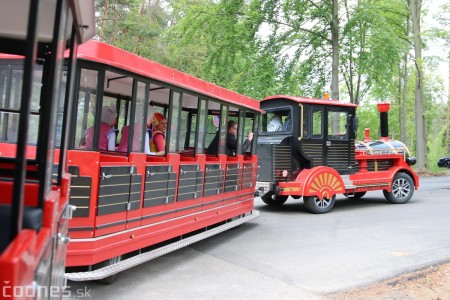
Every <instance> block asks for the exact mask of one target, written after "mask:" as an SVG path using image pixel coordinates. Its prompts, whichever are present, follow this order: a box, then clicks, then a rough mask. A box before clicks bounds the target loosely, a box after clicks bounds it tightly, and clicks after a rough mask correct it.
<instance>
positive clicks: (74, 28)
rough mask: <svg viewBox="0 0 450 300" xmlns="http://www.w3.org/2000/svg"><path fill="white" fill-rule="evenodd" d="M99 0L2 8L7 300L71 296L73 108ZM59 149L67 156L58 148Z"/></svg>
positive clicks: (0, 253)
mask: <svg viewBox="0 0 450 300" xmlns="http://www.w3.org/2000/svg"><path fill="white" fill-rule="evenodd" d="M94 33H95V18H94V1H93V0H92V1H90V0H80V1H76V0H59V1H3V2H2V5H1V9H0V52H2V54H0V193H1V197H0V227H1V231H0V290H1V292H0V298H1V299H53V298H55V299H60V298H61V296H62V294H63V285H64V283H65V280H64V267H65V255H66V244H67V242H68V241H69V237H68V220H69V219H70V216H71V212H72V208H71V206H70V205H68V193H69V185H70V175H69V174H68V173H67V172H65V159H66V156H65V153H66V152H65V150H66V142H67V140H66V138H65V137H66V136H67V135H66V134H65V132H66V130H67V117H68V115H69V110H68V107H69V105H70V101H71V97H70V91H71V84H72V80H73V72H72V71H73V70H74V60H72V59H68V60H66V61H65V59H64V55H63V54H64V50H66V49H67V51H68V52H67V53H70V58H72V57H73V55H74V54H75V53H76V49H77V46H78V44H79V43H82V42H85V41H86V40H88V39H90V38H91V37H92V36H93V35H94ZM55 147H59V149H60V150H55Z"/></svg>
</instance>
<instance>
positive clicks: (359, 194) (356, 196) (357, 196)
mask: <svg viewBox="0 0 450 300" xmlns="http://www.w3.org/2000/svg"><path fill="white" fill-rule="evenodd" d="M365 194H366V192H356V193H348V194H347V193H344V196H345V197H347V198H352V199H355V200H356V199H360V198H362V197H363V196H364V195H365Z"/></svg>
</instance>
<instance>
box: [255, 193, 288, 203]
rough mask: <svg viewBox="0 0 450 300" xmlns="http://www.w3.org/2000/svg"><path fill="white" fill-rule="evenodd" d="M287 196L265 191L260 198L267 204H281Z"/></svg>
mask: <svg viewBox="0 0 450 300" xmlns="http://www.w3.org/2000/svg"><path fill="white" fill-rule="evenodd" d="M288 197H289V196H280V195H275V194H274V192H267V193H266V194H265V195H264V196H262V197H261V199H262V201H263V202H264V203H265V204H267V205H269V206H281V205H283V204H284V203H285V202H286V200H287V199H288Z"/></svg>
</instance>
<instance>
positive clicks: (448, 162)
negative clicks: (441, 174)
mask: <svg viewBox="0 0 450 300" xmlns="http://www.w3.org/2000/svg"><path fill="white" fill-rule="evenodd" d="M438 167H440V168H450V156H447V157H443V158H441V159H439V161H438Z"/></svg>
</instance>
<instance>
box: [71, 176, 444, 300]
mask: <svg viewBox="0 0 450 300" xmlns="http://www.w3.org/2000/svg"><path fill="white" fill-rule="evenodd" d="M255 209H256V210H259V211H260V213H261V216H260V217H259V218H257V219H255V220H252V221H250V222H248V223H245V224H242V225H241V226H239V227H237V228H235V229H232V230H229V231H227V232H224V233H221V234H219V235H217V236H214V237H211V238H209V239H206V240H204V241H201V242H198V243H196V244H194V245H191V246H189V247H186V248H184V249H181V250H178V251H175V252H173V253H170V254H168V255H165V256H163V257H160V258H157V259H155V260H153V261H150V262H148V263H146V264H143V265H140V266H138V267H135V268H133V269H130V270H127V271H125V272H123V273H121V274H120V277H119V278H118V280H117V281H116V282H115V283H113V284H112V285H101V284H98V283H96V282H70V281H69V282H68V285H69V286H70V288H69V289H68V290H67V291H66V295H67V296H70V297H65V298H72V299H76V298H78V299H79V298H82V297H84V298H88V297H90V298H92V299H127V300H131V299H279V298H283V299H326V298H327V296H326V295H327V294H328V293H332V292H336V291H341V290H346V289H351V288H358V287H362V286H365V285H368V284H371V283H374V282H377V281H380V280H384V279H388V278H391V277H395V276H397V275H399V274H401V273H405V272H409V271H414V270H417V269H421V268H423V267H426V266H430V265H434V264H440V263H444V262H448V261H450V234H449V233H450V230H449V228H450V217H449V215H450V214H449V212H450V177H425V178H421V182H420V188H419V190H418V191H415V194H414V196H413V198H412V199H411V201H410V202H409V203H407V204H397V205H394V204H389V203H388V202H387V201H386V200H385V199H384V196H383V194H382V192H370V193H367V194H366V195H365V196H364V197H363V198H362V199H359V200H348V199H346V198H344V197H342V196H340V197H338V201H337V202H336V205H335V208H334V210H333V211H332V212H331V213H328V214H324V215H313V214H308V213H306V212H305V210H304V208H303V203H302V201H300V200H294V199H289V200H288V202H286V204H285V205H283V206H282V207H280V208H276V209H274V208H271V207H268V206H266V205H265V204H264V203H263V202H262V201H261V199H259V198H256V199H255Z"/></svg>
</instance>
